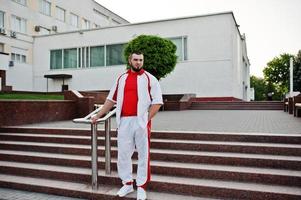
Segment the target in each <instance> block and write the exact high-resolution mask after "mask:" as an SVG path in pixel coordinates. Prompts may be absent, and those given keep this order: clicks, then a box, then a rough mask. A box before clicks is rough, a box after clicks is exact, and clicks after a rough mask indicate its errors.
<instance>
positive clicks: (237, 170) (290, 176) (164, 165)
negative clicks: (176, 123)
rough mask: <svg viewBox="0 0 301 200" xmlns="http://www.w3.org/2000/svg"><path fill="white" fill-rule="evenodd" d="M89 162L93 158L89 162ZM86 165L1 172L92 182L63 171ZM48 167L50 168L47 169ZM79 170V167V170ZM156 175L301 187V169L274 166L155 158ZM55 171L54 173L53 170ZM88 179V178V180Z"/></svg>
mask: <svg viewBox="0 0 301 200" xmlns="http://www.w3.org/2000/svg"><path fill="white" fill-rule="evenodd" d="M98 160H99V169H104V166H105V162H104V159H103V158H99V159H98ZM88 162H89V161H88ZM86 165H88V166H84V167H76V166H72V165H71V166H70V165H50V164H48V165H47V164H46V163H45V164H42V163H35V162H33V163H22V162H12V161H0V166H1V167H0V173H4V174H14V175H23V176H25V175H26V176H31V177H35V176H43V178H55V177H56V179H61V178H63V179H64V180H69V181H80V180H86V181H85V182H89V180H90V178H87V176H85V177H82V176H79V177H78V176H76V175H74V174H71V175H69V176H68V177H67V176H66V174H61V173H58V172H64V170H66V169H68V170H71V171H72V173H74V172H75V171H84V172H88V173H87V174H88V175H89V174H90V172H91V169H90V168H89V167H90V166H89V164H88V163H87V164H86ZM45 169H47V171H44V170H45ZM75 169H76V170H75ZM111 169H112V170H113V171H117V161H116V159H113V160H112V163H111ZM133 170H134V171H137V161H136V160H134V161H133ZM151 170H152V174H161V175H169V176H177V177H191V178H200V179H216V180H232V181H241V182H254V183H266V184H278V185H289V186H301V171H297V170H279V169H270V168H256V167H236V166H222V165H209V164H187V163H177V162H163V161H151ZM51 172H52V173H51ZM87 180H88V181H87Z"/></svg>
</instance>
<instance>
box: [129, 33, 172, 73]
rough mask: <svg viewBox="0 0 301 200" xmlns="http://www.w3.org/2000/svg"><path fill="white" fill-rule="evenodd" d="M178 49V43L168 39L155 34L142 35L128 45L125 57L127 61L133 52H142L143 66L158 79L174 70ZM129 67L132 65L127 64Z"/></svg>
mask: <svg viewBox="0 0 301 200" xmlns="http://www.w3.org/2000/svg"><path fill="white" fill-rule="evenodd" d="M176 50H177V47H176V45H175V44H174V43H173V42H172V41H170V40H168V39H164V38H161V37H158V36H153V35H140V36H138V37H136V38H135V39H133V40H131V41H130V42H129V43H128V44H127V45H126V47H125V50H124V57H125V60H126V61H127V60H128V57H129V55H131V53H132V52H136V51H140V52H142V53H143V55H144V65H143V68H144V69H145V70H146V71H148V72H149V73H151V74H152V75H154V76H155V77H156V78H157V79H161V78H164V77H166V75H167V74H169V73H171V72H172V71H173V70H174V68H175V66H176V63H177V56H176ZM127 68H130V66H129V65H127Z"/></svg>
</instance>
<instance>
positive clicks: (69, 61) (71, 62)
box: [64, 48, 77, 68]
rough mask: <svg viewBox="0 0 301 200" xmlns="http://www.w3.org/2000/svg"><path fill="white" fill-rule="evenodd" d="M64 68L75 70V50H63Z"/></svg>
mask: <svg viewBox="0 0 301 200" xmlns="http://www.w3.org/2000/svg"><path fill="white" fill-rule="evenodd" d="M64 68H77V48H72V49H64Z"/></svg>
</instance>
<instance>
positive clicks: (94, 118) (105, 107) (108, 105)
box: [91, 99, 115, 124]
mask: <svg viewBox="0 0 301 200" xmlns="http://www.w3.org/2000/svg"><path fill="white" fill-rule="evenodd" d="M114 105H115V103H114V102H113V101H110V100H108V99H107V100H106V101H105V104H104V105H103V107H102V108H101V110H100V111H99V112H98V113H97V114H96V115H94V116H92V117H91V123H92V124H95V123H96V121H97V120H98V119H99V118H101V117H103V116H104V115H105V114H106V113H107V112H109V111H110V110H111V108H113V106H114Z"/></svg>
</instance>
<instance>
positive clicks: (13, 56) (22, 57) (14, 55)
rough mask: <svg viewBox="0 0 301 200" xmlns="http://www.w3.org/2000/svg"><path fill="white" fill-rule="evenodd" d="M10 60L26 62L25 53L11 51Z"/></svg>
mask: <svg viewBox="0 0 301 200" xmlns="http://www.w3.org/2000/svg"><path fill="white" fill-rule="evenodd" d="M11 60H12V61H15V62H18V63H26V55H22V54H18V53H11Z"/></svg>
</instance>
